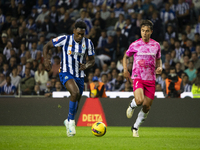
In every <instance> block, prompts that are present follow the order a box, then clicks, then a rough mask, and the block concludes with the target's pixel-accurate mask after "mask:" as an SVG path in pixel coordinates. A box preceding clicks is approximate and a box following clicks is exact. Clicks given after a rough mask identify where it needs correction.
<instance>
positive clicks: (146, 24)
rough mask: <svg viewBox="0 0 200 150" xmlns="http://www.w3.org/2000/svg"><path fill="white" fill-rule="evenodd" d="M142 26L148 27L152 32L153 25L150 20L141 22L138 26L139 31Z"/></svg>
mask: <svg viewBox="0 0 200 150" xmlns="http://www.w3.org/2000/svg"><path fill="white" fill-rule="evenodd" d="M142 26H149V27H150V29H151V30H153V23H152V22H151V21H150V20H142V22H141V24H140V29H141V28H142Z"/></svg>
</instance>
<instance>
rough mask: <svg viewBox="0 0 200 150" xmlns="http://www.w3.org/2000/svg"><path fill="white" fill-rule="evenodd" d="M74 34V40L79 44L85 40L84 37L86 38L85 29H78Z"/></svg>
mask: <svg viewBox="0 0 200 150" xmlns="http://www.w3.org/2000/svg"><path fill="white" fill-rule="evenodd" d="M73 32H74V40H75V41H76V42H78V43H79V42H80V41H81V40H82V39H83V37H84V36H85V30H84V29H80V28H77V29H74V30H73Z"/></svg>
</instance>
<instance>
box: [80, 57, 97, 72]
mask: <svg viewBox="0 0 200 150" xmlns="http://www.w3.org/2000/svg"><path fill="white" fill-rule="evenodd" d="M88 59H89V60H88V61H87V62H86V64H82V63H80V68H79V70H85V69H87V68H90V67H92V66H94V64H95V60H94V55H93V56H88Z"/></svg>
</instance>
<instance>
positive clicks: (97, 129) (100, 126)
mask: <svg viewBox="0 0 200 150" xmlns="http://www.w3.org/2000/svg"><path fill="white" fill-rule="evenodd" d="M106 128H107V127H106V125H105V124H104V123H103V122H95V123H94V124H93V125H92V133H93V134H94V135H95V136H98V137H101V136H103V135H105V134H106Z"/></svg>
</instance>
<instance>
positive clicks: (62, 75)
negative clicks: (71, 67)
mask: <svg viewBox="0 0 200 150" xmlns="http://www.w3.org/2000/svg"><path fill="white" fill-rule="evenodd" d="M59 77H60V82H61V83H62V84H63V86H64V87H65V83H66V82H67V81H68V80H70V79H74V81H75V82H76V84H77V85H78V88H79V91H80V94H81V95H82V93H83V89H84V78H77V77H75V76H73V75H71V74H70V73H68V72H60V73H59ZM65 88H66V87H65Z"/></svg>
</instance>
